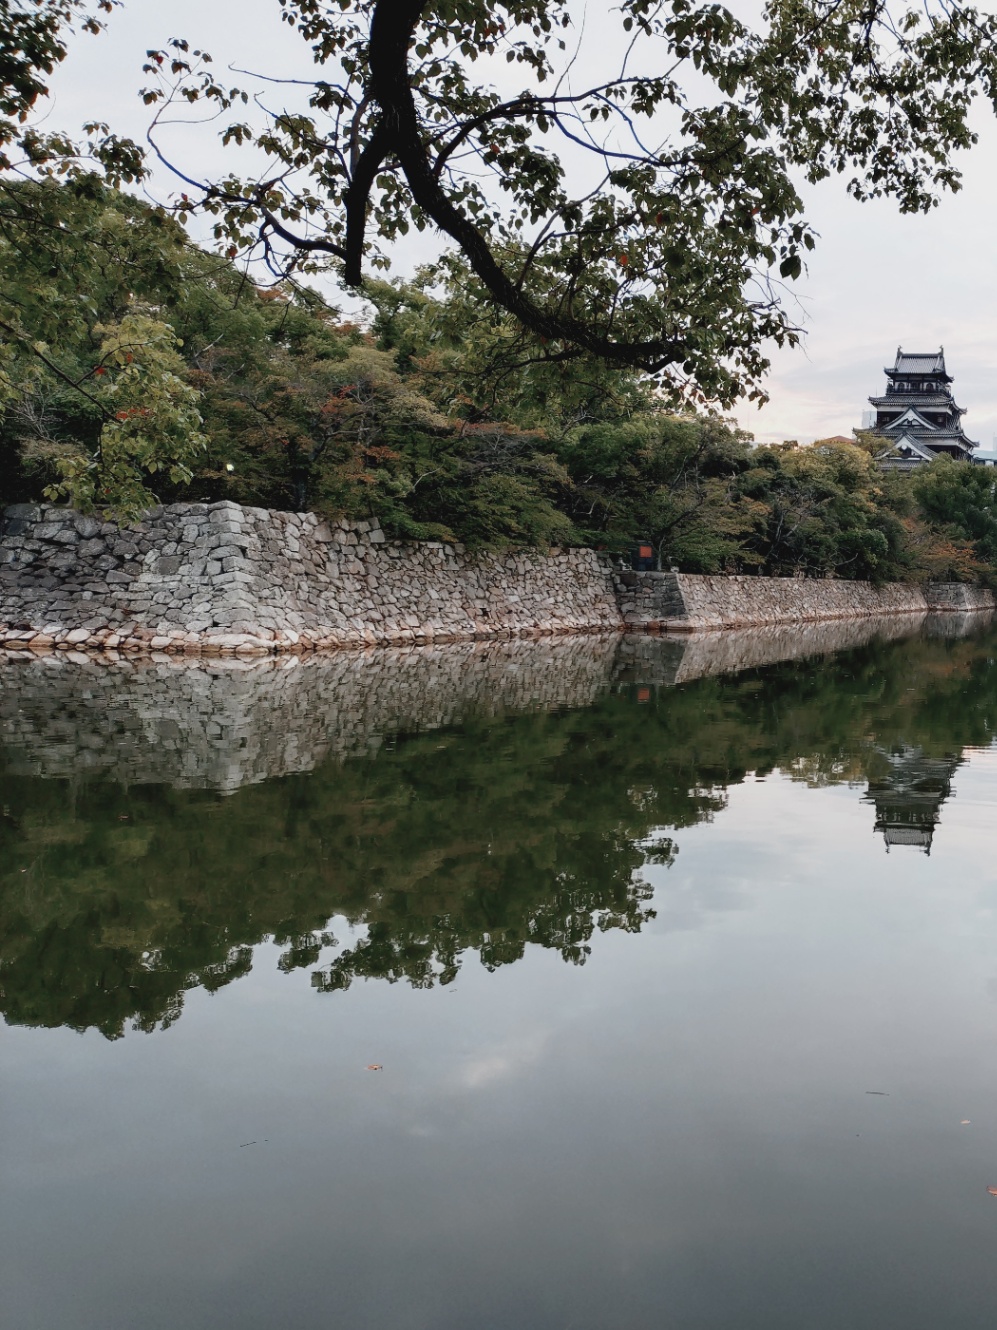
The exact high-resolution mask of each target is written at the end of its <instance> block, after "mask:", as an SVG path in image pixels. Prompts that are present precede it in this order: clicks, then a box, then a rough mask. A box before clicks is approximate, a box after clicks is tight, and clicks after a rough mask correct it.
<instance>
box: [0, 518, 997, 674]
mask: <svg viewBox="0 0 997 1330" xmlns="http://www.w3.org/2000/svg"><path fill="white" fill-rule="evenodd" d="M993 606H994V597H993V594H992V593H991V592H990V591H985V590H982V589H980V588H976V587H964V586H957V585H954V586H948V585H932V586H929V587H927V588H920V587H913V586H901V585H889V586H884V587H874V586H872V585H871V584H869V583H867V582H837V581H830V580H827V581H824V580H816V579H802V578H800V579H797V578H768V577H694V576H689V575H686V574H679V573H615V574H614V572H613V570H612V569H611V567H610V565H609V563H608V561H607V560H606V559H604V558H603V557H602V556H600V555H598V554H596V553H595V552H594V551H591V550H553V551H551V552H549V553H542V552H540V551H535V550H532V551H519V552H516V553H509V554H477V555H473V554H469V553H468V552H467V551H466V550H465V549H464V548H463V547H462V546H460V545H443V544H439V543H432V542H429V543H421V544H411V543H409V544H403V543H402V542H400V541H389V540H387V539H386V538H385V535H384V532H383V531H381V530H380V529H379V528H378V527H377V525H376V524H374V523H369V522H354V523H338V524H333V525H329V524H327V523H325V522H323V521H321V520H320V519H319V518H317V517H316V516H315V515H314V514H309V513H306V514H300V513H282V512H268V511H266V510H264V509H262V508H241V507H239V506H238V505H237V504H233V503H216V504H208V505H206V504H174V505H172V506H171V507H168V508H159V509H156V510H154V511H153V512H152V513H150V514H149V515H148V517H147V518H146V519H145V520H144V521H142V522H138V523H133V524H131V525H126V526H118V525H115V524H114V523H110V522H102V521H101V520H100V519H99V518H97V517H88V516H84V515H82V514H80V513H74V512H71V511H69V510H68V509H65V508H57V507H53V506H51V505H36V504H21V505H17V506H16V507H14V508H9V509H7V511H6V513H5V515H4V520H3V522H2V523H0V643H3V644H5V645H6V646H7V647H9V648H12V649H15V650H16V649H20V650H32V651H48V650H52V649H53V648H57V649H61V650H72V649H74V648H75V649H85V650H87V651H94V650H96V651H103V652H113V651H118V652H132V651H141V652H144V653H148V652H150V651H167V652H173V653H183V652H190V653H194V654H208V655H234V654H241V655H270V654H275V653H283V652H302V651H309V650H313V649H316V648H318V649H324V648H330V647H366V646H385V645H394V646H397V645H411V644H416V643H424V642H455V641H468V640H485V639H488V638H495V637H499V638H509V637H517V636H529V635H536V634H558V633H577V632H594V631H606V630H610V631H619V630H621V629H623V628H624V627H626V628H629V629H640V630H644V629H665V630H669V631H678V632H683V631H690V630H693V629H713V628H731V627H740V626H745V625H751V624H780V623H785V624H794V625H795V624H799V623H801V622H805V621H817V620H823V619H839V618H857V617H861V616H873V617H876V618H879V617H881V616H883V615H893V614H912V613H914V614H916V613H925V612H926V611H928V610H932V609H947V610H959V611H970V610H973V611H975V610H979V609H984V608H993Z"/></svg>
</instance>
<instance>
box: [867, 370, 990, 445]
mask: <svg viewBox="0 0 997 1330" xmlns="http://www.w3.org/2000/svg"><path fill="white" fill-rule="evenodd" d="M884 373H885V374H886V394H885V396H883V397H870V398H869V402H870V404H871V405H872V407H873V408H874V409H875V416H876V420H875V424H874V425H873V426H872V432H873V434H874V435H878V436H879V437H880V438H881V439H882V440H883V442H884V444H885V447H884V449H883V451H882V452H881V453H879V454H878V457H877V460H878V462H879V465H880V466H881V467H882V468H883V469H884V470H885V471H912V470H913V469H914V468H915V467H916V466H920V465H921V464H922V463H924V462H931V461H933V460H934V458H936V457H938V456H940V455H941V454H943V453H945V454H947V455H948V456H949V457H954V458H957V459H959V460H961V461H972V460H973V449H974V448H976V447H977V444H976V443H974V442H973V440H972V439H968V438H967V437H966V435H965V433H964V431H963V428H962V417H963V416H964V415H965V411H964V409H963V408H962V407H960V406H957V405H956V403H955V399H954V398H953V396H952V386H951V385H952V376H951V375H950V374H949V373H947V372H946V369H945V352H944V350H939V351H937V352H935V351H933V352H931V353H929V354H922V353H917V354H906V353H905V352H903V351H902V350H900V349H899V348H898V349H897V358H896V362H895V364H894V365H893V368H892V369H889V368H887V369H886V370H884Z"/></svg>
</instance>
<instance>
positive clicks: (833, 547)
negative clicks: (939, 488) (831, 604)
mask: <svg viewBox="0 0 997 1330" xmlns="http://www.w3.org/2000/svg"><path fill="white" fill-rule="evenodd" d="M737 490H738V492H739V494H740V495H741V496H743V497H744V498H746V499H750V500H751V501H752V502H753V503H754V504H756V505H758V508H757V512H758V514H759V517H760V521H759V527H758V530H757V531H756V533H755V534H754V535H753V536H752V537H751V539H750V540H749V542H748V548H749V549H750V550H751V551H752V552H753V554H754V555H755V556H756V558H757V560H758V562H759V564H760V565H761V566H763V567H764V568H765V570H766V571H767V572H769V573H773V574H777V575H781V576H786V575H792V574H794V573H797V572H803V573H805V574H809V575H811V576H826V575H828V574H834V575H835V576H836V577H846V578H861V579H870V580H872V581H874V582H883V581H889V580H896V579H903V578H905V577H906V576H908V575H909V574H910V572H911V567H910V561H909V560H908V558H907V552H906V533H905V528H904V526H903V523H902V521H901V519H900V516H899V515H898V513H897V512H896V511H894V509H893V508H892V507H891V506H890V502H889V499H888V497H887V494H886V492H885V491H884V490H883V489H882V488H881V476H880V473H879V471H878V470H877V468H876V466H875V463H874V462H873V461H872V459H871V458H870V457H869V456H868V454H867V453H865V452H864V451H863V450H862V449H860V448H857V447H854V446H852V445H851V444H842V443H824V444H819V445H815V446H814V447H812V448H799V449H784V448H759V449H757V450H756V451H755V452H754V454H753V455H752V457H751V465H750V466H749V467H748V468H747V469H746V470H745V472H744V474H743V475H742V476H741V477H740V479H739V481H738V484H737Z"/></svg>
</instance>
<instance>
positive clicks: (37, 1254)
mask: <svg viewBox="0 0 997 1330" xmlns="http://www.w3.org/2000/svg"><path fill="white" fill-rule="evenodd" d="M995 740H997V627H995V626H994V625H993V624H991V623H990V622H989V621H987V620H985V619H981V618H976V619H964V620H956V619H944V618H932V619H929V620H927V621H924V622H917V621H912V622H901V621H899V620H897V621H890V622H889V623H883V624H879V625H869V624H865V625H863V624H848V625H845V624H839V625H825V626H823V627H820V628H808V629H804V630H800V631H799V632H796V633H791V632H788V631H786V630H778V631H776V630H771V631H765V630H759V631H757V632H754V633H738V634H725V635H723V636H722V637H717V638H707V639H695V640H694V641H691V642H679V641H675V640H673V639H654V638H638V639H615V638H610V639H602V638H577V639H571V640H568V641H548V642H526V643H515V642H512V643H502V644H496V645H493V646H469V647H453V648H441V649H437V650H432V649H425V650H422V651H409V652H380V653H376V654H368V655H361V654H357V655H351V654H348V653H343V654H341V655H339V656H336V657H331V658H329V659H327V660H324V661H317V660H312V661H308V662H300V663H298V662H284V663H282V664H280V665H277V666H271V665H258V666H255V667H252V668H248V667H238V666H236V665H235V664H232V665H224V664H221V663H216V664H215V665H214V666H213V667H211V668H207V667H201V666H196V665H176V664H168V663H167V662H165V661H164V662H160V663H158V664H157V663H155V662H152V663H147V664H144V665H141V666H137V667H136V666H130V665H127V664H126V663H119V664H95V663H92V662H88V661H87V660H86V659H84V658H83V657H73V658H66V657H62V658H59V659H47V660H45V659H43V660H37V661H34V660H33V661H21V660H13V659H11V660H7V661H0V893H2V895H0V1006H2V1009H3V1014H4V1017H5V1020H6V1025H5V1026H4V1027H3V1029H2V1035H0V1169H2V1173H0V1176H2V1185H0V1289H2V1303H3V1307H4V1323H5V1325H7V1326H9V1327H11V1330H52V1328H53V1327H59V1330H134V1327H137V1326H141V1327H143V1330H219V1328H221V1327H230V1326H231V1327H238V1330H274V1327H278V1326H280V1327H282V1326H290V1325H299V1324H312V1323H315V1324H322V1325H331V1326H337V1327H338V1326H342V1327H344V1328H348V1330H368V1328H369V1330H387V1328H389V1327H390V1330H467V1328H468V1327H475V1330H509V1328H510V1327H516V1328H517V1330H548V1328H550V1330H554V1328H557V1330H561V1328H562V1327H563V1328H564V1330H568V1328H569V1327H570V1328H571V1330H606V1328H607V1327H613V1328H614V1330H615V1328H617V1327H618V1328H620V1330H661V1327H665V1326H667V1327H669V1330H733V1328H734V1327H736V1328H737V1330H845V1328H846V1327H847V1330H901V1328H902V1330H938V1328H939V1327H943V1326H944V1327H945V1328H946V1330H983V1327H989V1326H990V1325H992V1323H993V1320H994V1316H995V1314H997V1310H995V1309H997V1194H992V1193H991V1192H989V1191H988V1188H993V1189H994V1190H995V1191H997V746H995Z"/></svg>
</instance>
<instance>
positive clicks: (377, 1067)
mask: <svg viewBox="0 0 997 1330" xmlns="http://www.w3.org/2000/svg"><path fill="white" fill-rule="evenodd" d="M367 1070H368V1071H383V1070H384V1068H383V1067H382V1066H381V1064H380V1062H370V1063H368V1065H367Z"/></svg>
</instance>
